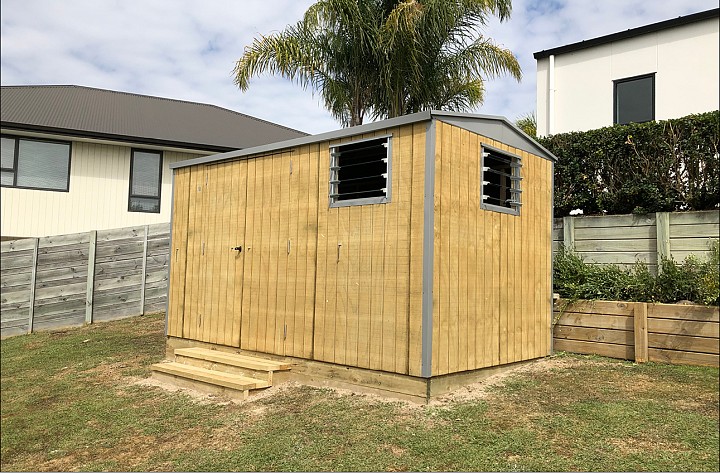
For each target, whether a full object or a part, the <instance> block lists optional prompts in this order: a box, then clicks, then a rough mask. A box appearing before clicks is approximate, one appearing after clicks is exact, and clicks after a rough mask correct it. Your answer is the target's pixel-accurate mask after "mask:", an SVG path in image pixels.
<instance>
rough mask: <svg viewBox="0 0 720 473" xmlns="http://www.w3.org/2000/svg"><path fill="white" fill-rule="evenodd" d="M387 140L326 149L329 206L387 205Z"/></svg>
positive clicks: (366, 141)
mask: <svg viewBox="0 0 720 473" xmlns="http://www.w3.org/2000/svg"><path fill="white" fill-rule="evenodd" d="M390 155H391V153H390V137H388V136H386V137H382V138H374V139H370V140H363V141H356V142H353V143H348V144H343V145H338V146H334V147H331V148H330V206H331V207H343V206H348V205H363V204H379V203H385V202H389V201H390Z"/></svg>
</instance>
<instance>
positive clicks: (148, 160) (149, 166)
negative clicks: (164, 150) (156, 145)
mask: <svg viewBox="0 0 720 473" xmlns="http://www.w3.org/2000/svg"><path fill="white" fill-rule="evenodd" d="M161 184H162V154H161V153H160V152H157V151H138V150H133V153H132V161H131V163H130V199H129V203H128V210H129V211H130V212H150V213H160V188H161Z"/></svg>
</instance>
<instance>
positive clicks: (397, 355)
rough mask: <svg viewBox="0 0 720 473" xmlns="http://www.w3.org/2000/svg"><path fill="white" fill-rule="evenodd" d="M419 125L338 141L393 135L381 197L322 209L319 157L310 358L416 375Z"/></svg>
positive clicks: (324, 178) (323, 173)
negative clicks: (386, 187)
mask: <svg viewBox="0 0 720 473" xmlns="http://www.w3.org/2000/svg"><path fill="white" fill-rule="evenodd" d="M426 129H427V123H416V124H411V125H405V126H403V127H399V128H394V129H387V130H380V131H378V132H376V133H373V134H370V135H364V136H362V137H357V136H356V137H351V138H347V139H344V140H342V142H348V141H354V140H356V139H358V138H369V137H372V136H383V135H387V134H392V135H393V139H392V144H391V146H392V156H391V160H392V163H391V173H392V174H391V183H392V197H391V199H392V200H391V202H390V203H388V204H382V205H364V206H353V207H340V208H328V203H327V202H328V197H327V195H328V184H327V183H328V181H329V167H328V166H327V163H328V162H329V161H328V159H325V158H324V159H321V162H322V163H323V164H322V165H321V167H320V182H319V191H318V195H319V198H320V211H319V214H318V257H317V259H318V274H317V281H316V288H317V301H316V306H315V320H316V325H315V359H317V360H322V361H328V362H332V363H338V364H343V365H348V366H357V367H362V368H370V369H375V370H383V371H389V372H394V373H403V374H412V375H420V362H421V346H420V342H421V337H420V335H421V326H420V324H421V314H422V308H421V304H422V300H421V299H422V297H421V296H422V241H423V186H424V176H425V174H424V168H425V158H424V157H425V132H426ZM333 144H336V143H335V142H333ZM323 149H324V150H326V149H327V147H326V146H325V147H324V148H323ZM324 152H325V153H327V151H324ZM339 245H342V246H339ZM338 250H339V255H340V257H339V258H338Z"/></svg>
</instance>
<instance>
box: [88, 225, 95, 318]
mask: <svg viewBox="0 0 720 473" xmlns="http://www.w3.org/2000/svg"><path fill="white" fill-rule="evenodd" d="M96 247H97V230H93V231H91V232H90V244H89V245H88V267H87V292H86V293H85V323H86V324H91V323H93V296H94V295H95V248H96Z"/></svg>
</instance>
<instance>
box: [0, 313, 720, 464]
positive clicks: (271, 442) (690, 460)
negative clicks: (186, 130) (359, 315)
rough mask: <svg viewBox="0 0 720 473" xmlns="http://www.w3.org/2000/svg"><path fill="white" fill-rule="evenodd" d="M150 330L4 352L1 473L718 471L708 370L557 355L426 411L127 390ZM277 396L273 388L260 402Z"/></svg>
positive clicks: (294, 391) (156, 339) (341, 401)
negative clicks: (94, 472)
mask: <svg viewBox="0 0 720 473" xmlns="http://www.w3.org/2000/svg"><path fill="white" fill-rule="evenodd" d="M163 329H164V319H163V317H162V316H159V315H158V316H149V317H143V318H132V319H126V320H123V321H118V322H111V323H104V324H97V325H93V326H88V327H83V328H79V329H74V330H68V331H65V332H58V333H38V334H33V335H27V336H20V337H14V338H10V339H7V340H3V341H2V342H1V345H0V346H1V349H2V359H1V363H2V371H1V374H2V376H1V378H0V379H1V390H2V425H1V427H2V458H1V461H0V468H1V469H2V470H3V471H8V470H186V471H193V470H203V471H213V470H248V471H253V470H296V471H297V470H380V471H383V470H390V471H394V470H448V471H462V470H479V471H482V470H535V471H541V470H600V471H603V470H605V471H614V470H620V471H637V470H663V471H673V470H681V471H718V470H719V469H720V463H719V460H718V454H719V452H718V450H719V447H718V442H719V439H718V370H717V369H714V368H695V367H682V366H671V365H663V364H655V363H648V364H644V365H636V364H633V363H629V362H621V361H615V360H610V359H605V358H597V357H584V356H575V355H558V356H555V357H552V358H551V359H549V360H545V361H543V362H540V363H537V364H535V365H534V366H531V367H530V368H529V369H525V370H522V371H521V372H518V373H515V374H512V375H510V376H506V377H504V378H502V379H500V380H496V382H495V383H489V384H485V385H475V386H473V387H472V389H470V390H462V391H461V395H456V396H453V397H451V398H448V399H447V400H445V401H443V402H436V403H434V404H432V405H430V406H424V407H420V406H410V405H408V404H406V403H400V402H390V401H383V400H380V399H378V398H374V397H367V396H360V395H351V394H347V393H339V392H336V391H331V390H323V389H315V388H309V387H303V386H290V387H288V388H285V389H278V390H277V392H276V393H274V394H273V395H269V396H260V397H259V398H258V399H256V400H255V401H253V402H247V403H242V404H234V403H224V402H218V401H217V400H215V401H213V400H212V399H198V398H193V397H190V396H188V395H187V394H185V393H182V392H175V393H171V392H167V391H164V390H162V389H160V388H157V387H152V386H147V385H142V384H139V383H138V381H139V380H141V379H142V378H145V377H147V376H149V369H148V366H149V365H150V364H152V363H154V362H156V361H158V360H160V359H161V358H162V357H163V354H164V337H163ZM273 389H275V388H273Z"/></svg>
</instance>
